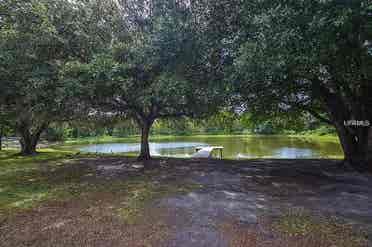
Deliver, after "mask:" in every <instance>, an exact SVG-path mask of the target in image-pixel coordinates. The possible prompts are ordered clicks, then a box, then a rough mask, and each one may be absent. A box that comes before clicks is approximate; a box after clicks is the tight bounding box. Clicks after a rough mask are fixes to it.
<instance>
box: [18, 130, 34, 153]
mask: <svg viewBox="0 0 372 247" xmlns="http://www.w3.org/2000/svg"><path fill="white" fill-rule="evenodd" d="M37 142H38V140H36V139H35V138H34V137H33V136H31V135H29V136H22V137H21V140H20V143H21V154H22V155H24V156H28V155H35V154H37V152H36V146H37Z"/></svg>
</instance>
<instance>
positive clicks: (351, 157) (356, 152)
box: [336, 123, 372, 172]
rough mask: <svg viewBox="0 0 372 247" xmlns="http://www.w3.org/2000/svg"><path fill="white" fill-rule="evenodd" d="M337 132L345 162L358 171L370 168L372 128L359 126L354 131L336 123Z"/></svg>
mask: <svg viewBox="0 0 372 247" xmlns="http://www.w3.org/2000/svg"><path fill="white" fill-rule="evenodd" d="M336 129H337V133H338V136H339V139H340V143H341V146H342V149H343V151H344V156H345V157H344V164H348V165H350V166H352V167H353V168H355V169H356V170H358V171H361V172H362V171H366V170H369V169H370V167H371V164H369V162H370V161H371V160H370V159H369V158H370V154H369V149H370V147H371V145H372V144H371V141H372V140H371V138H370V135H371V134H370V132H371V128H368V127H357V128H353V131H351V130H350V129H348V127H346V126H344V125H343V124H341V123H336Z"/></svg>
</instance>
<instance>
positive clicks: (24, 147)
mask: <svg viewBox="0 0 372 247" xmlns="http://www.w3.org/2000/svg"><path fill="white" fill-rule="evenodd" d="M47 127H48V124H47V123H44V124H42V125H41V126H40V127H39V128H37V129H36V130H35V132H34V133H32V132H31V130H30V126H29V125H27V124H21V125H19V126H18V132H19V134H20V135H21V139H20V144H21V155H25V156H27V155H35V154H37V152H36V147H37V144H38V142H39V140H40V136H41V134H42V132H43V131H44V130H45V129H46V128H47Z"/></svg>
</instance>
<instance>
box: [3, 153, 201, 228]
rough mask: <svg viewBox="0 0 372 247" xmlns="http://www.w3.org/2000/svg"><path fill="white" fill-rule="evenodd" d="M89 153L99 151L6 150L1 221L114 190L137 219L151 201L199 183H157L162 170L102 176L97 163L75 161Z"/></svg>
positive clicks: (123, 212)
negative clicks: (93, 165) (51, 203)
mask: <svg viewBox="0 0 372 247" xmlns="http://www.w3.org/2000/svg"><path fill="white" fill-rule="evenodd" d="M100 156H101V155H100ZM84 157H97V156H96V155H87V154H84V155H82V154H78V155H77V154H75V153H74V152H71V151H60V150H53V149H41V150H39V154H38V155H35V156H30V157H23V156H19V155H18V154H17V153H16V151H14V150H5V151H1V152H0V220H1V218H2V217H3V216H6V215H9V214H12V213H16V212H18V211H19V210H24V209H27V208H32V207H35V206H37V205H39V204H40V203H42V202H45V201H50V200H67V199H71V198H79V200H80V199H81V198H83V197H85V196H86V195H89V194H91V193H93V194H94V193H104V194H105V193H108V194H109V195H111V196H112V195H114V196H113V197H114V198H117V199H118V200H120V202H119V203H114V202H112V203H113V207H114V208H116V209H115V210H116V212H117V215H118V216H119V217H121V218H123V219H124V220H125V221H127V222H129V223H131V222H134V220H135V219H136V218H137V216H139V215H140V214H141V212H142V210H143V209H144V207H145V206H146V205H147V204H148V203H149V202H150V201H151V200H155V199H156V198H159V197H161V196H165V195H169V194H174V193H185V192H188V191H191V190H194V189H197V188H199V187H198V186H197V185H193V184H183V183H178V182H177V181H175V182H174V183H172V184H158V183H155V182H154V178H155V177H157V176H160V175H159V174H158V170H156V169H155V170H149V171H147V172H146V173H144V174H142V173H139V174H138V175H136V176H131V177H128V178H126V179H125V180H123V179H120V178H118V179H110V180H107V179H104V178H99V177H96V171H95V170H94V169H93V168H89V166H81V165H76V163H74V160H76V159H79V158H84Z"/></svg>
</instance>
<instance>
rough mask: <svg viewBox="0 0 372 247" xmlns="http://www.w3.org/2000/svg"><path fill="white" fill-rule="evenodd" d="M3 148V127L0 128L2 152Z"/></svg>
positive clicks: (0, 147)
mask: <svg viewBox="0 0 372 247" xmlns="http://www.w3.org/2000/svg"><path fill="white" fill-rule="evenodd" d="M2 148H3V127H0V151H1V150H2Z"/></svg>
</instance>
